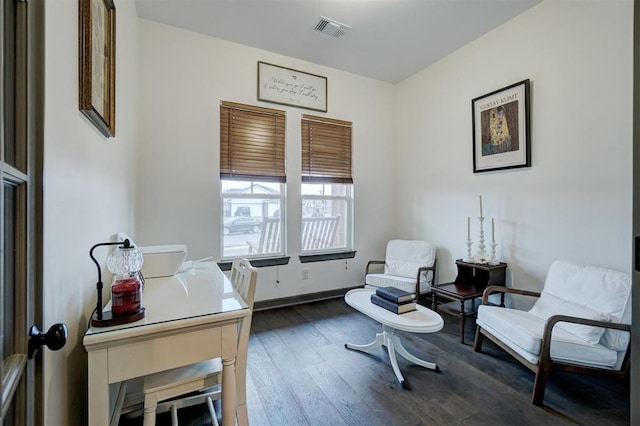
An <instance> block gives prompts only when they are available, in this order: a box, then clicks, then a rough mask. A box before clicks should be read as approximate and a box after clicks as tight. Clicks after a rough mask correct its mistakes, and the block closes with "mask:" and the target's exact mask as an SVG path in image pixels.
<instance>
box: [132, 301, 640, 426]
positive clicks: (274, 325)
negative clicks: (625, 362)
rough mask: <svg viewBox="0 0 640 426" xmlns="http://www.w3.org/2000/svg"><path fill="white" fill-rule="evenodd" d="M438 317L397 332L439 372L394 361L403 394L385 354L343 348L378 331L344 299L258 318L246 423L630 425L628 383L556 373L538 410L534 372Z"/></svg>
mask: <svg viewBox="0 0 640 426" xmlns="http://www.w3.org/2000/svg"><path fill="white" fill-rule="evenodd" d="M443 318H444V319H445V327H444V329H443V330H442V331H440V332H438V333H434V334H409V333H401V335H402V338H403V342H404V343H405V347H406V348H407V349H408V350H409V352H411V353H413V354H415V355H416V356H418V357H420V358H423V359H425V360H428V361H433V362H436V363H437V364H438V365H439V367H440V369H441V372H440V373H436V372H434V371H432V370H427V369H424V368H422V367H418V366H414V365H409V364H408V362H407V361H405V360H404V359H403V358H401V357H398V363H399V365H400V369H401V371H402V373H403V375H404V376H405V378H406V380H407V381H408V382H409V384H410V386H411V390H405V389H403V388H402V387H401V386H400V385H399V384H398V382H397V381H396V378H395V375H394V374H393V370H392V369H391V366H390V364H389V359H388V355H387V353H386V350H385V349H382V348H380V349H378V350H377V351H376V352H375V353H374V354H365V353H362V352H358V351H351V350H348V349H345V347H344V344H345V343H347V342H349V343H359V344H362V343H369V342H370V341H372V340H373V339H374V337H375V334H376V333H377V332H378V331H380V325H379V324H378V323H376V322H375V321H373V320H371V319H369V318H367V317H366V316H364V315H363V314H360V313H358V312H357V311H355V310H353V309H352V308H350V307H349V306H348V305H346V304H345V303H344V301H343V300H342V299H333V300H327V301H321V302H315V303H308V304H303V305H298V306H293V307H288V308H280V309H273V310H268V311H261V312H256V313H254V317H253V324H252V330H251V339H250V342H249V364H248V378H247V401H248V410H249V419H250V422H251V425H252V426H262V425H273V426H276V425H277V426H281V425H296V426H298V425H367V426H373V425H454V424H465V425H474V424H477V425H516V424H517V425H519V426H521V425H542V424H544V425H565V424H583V425H626V424H629V414H630V408H629V404H630V400H629V399H630V397H629V392H630V391H629V384H628V382H625V381H618V380H613V379H609V378H600V377H589V376H581V375H575V374H568V373H562V372H554V373H552V374H551V377H550V379H549V382H548V385H547V390H546V395H545V405H544V407H536V406H534V405H532V404H531V402H530V398H531V390H532V386H533V379H534V375H533V373H531V372H530V371H529V370H528V369H526V368H524V367H523V366H521V365H520V364H519V363H518V362H517V361H515V360H514V359H513V358H511V357H510V356H509V355H507V354H506V353H505V352H504V351H502V350H500V349H499V348H498V347H497V346H495V345H494V344H493V343H492V342H490V341H488V340H487V339H485V343H484V345H483V353H481V354H477V353H475V352H473V350H472V347H471V344H472V342H473V338H474V325H473V321H468V322H467V329H466V335H465V340H466V342H467V344H465V345H462V344H461V343H459V335H458V322H457V319H456V318H454V317H452V316H448V315H443ZM179 418H180V424H181V425H201V424H210V423H209V422H210V420H209V416H208V414H207V410H206V407H205V406H199V407H191V408H186V409H182V410H180V411H179ZM157 423H158V424H159V425H160V424H169V423H170V421H169V417H168V416H167V415H166V414H162V415H159V416H158V422H157ZM127 424H133V423H132V422H131V421H130V420H129V422H127ZM139 424H141V421H140V423H139Z"/></svg>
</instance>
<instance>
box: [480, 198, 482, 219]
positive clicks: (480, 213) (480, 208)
mask: <svg viewBox="0 0 640 426" xmlns="http://www.w3.org/2000/svg"><path fill="white" fill-rule="evenodd" d="M480 217H482V195H481V196H480Z"/></svg>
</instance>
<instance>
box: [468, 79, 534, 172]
mask: <svg viewBox="0 0 640 426" xmlns="http://www.w3.org/2000/svg"><path fill="white" fill-rule="evenodd" d="M471 108H472V114H473V115H472V122H473V172H474V173H478V172H487V171H491V170H500V169H513V168H516V167H530V166H531V141H530V137H529V134H530V133H529V80H523V81H521V82H519V83H515V84H512V85H510V86H507V87H504V88H502V89H499V90H496V91H494V92H491V93H488V94H486V95H483V96H480V97H477V98H475V99H473V100H472V101H471Z"/></svg>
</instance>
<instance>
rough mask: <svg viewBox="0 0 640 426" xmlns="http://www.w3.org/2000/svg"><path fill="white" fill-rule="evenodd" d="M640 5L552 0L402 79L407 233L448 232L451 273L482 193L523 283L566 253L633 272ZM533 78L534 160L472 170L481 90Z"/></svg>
mask: <svg viewBox="0 0 640 426" xmlns="http://www.w3.org/2000/svg"><path fill="white" fill-rule="evenodd" d="M632 11H633V2H631V1H609V2H605V1H592V2H567V1H550V0H547V1H545V2H543V3H541V4H539V5H538V6H535V7H534V8H532V9H530V10H529V11H527V12H525V13H523V14H522V15H520V16H518V17H516V18H515V19H512V20H511V21H509V22H507V23H506V24H504V25H502V26H501V27H499V28H497V29H495V30H494V31H491V32H490V33H488V34H486V35H485V36H483V37H481V38H479V39H477V40H475V41H474V42H472V43H470V44H468V45H467V46H465V47H463V48H462V49H460V50H458V51H456V52H454V53H453V54H451V55H449V56H448V57H446V58H444V59H442V60H440V61H439V62H437V63H436V64H434V65H433V66H431V67H429V68H426V69H425V70H423V71H421V72H420V73H418V74H416V75H415V76H413V77H411V78H410V79H408V80H405V81H404V82H403V83H401V84H400V85H399V86H398V91H397V96H398V98H397V103H398V105H399V106H400V108H399V111H400V114H399V115H398V117H397V119H396V124H397V126H398V131H397V138H396V139H397V141H398V149H399V156H400V158H401V159H402V160H401V164H398V167H397V169H396V171H397V173H398V181H399V182H401V184H400V185H399V186H398V199H397V205H398V206H406V207H407V208H406V209H400V210H399V221H398V223H399V225H400V233H402V234H407V235H410V236H415V237H417V236H422V235H427V236H428V237H429V238H430V239H431V240H432V241H434V242H436V243H437V245H438V248H439V251H438V256H439V259H438V268H439V277H438V280H439V282H445V281H448V280H451V279H453V278H454V277H455V273H456V271H455V265H454V260H455V259H457V258H461V257H463V256H464V255H465V254H466V245H465V239H466V219H467V216H471V217H472V218H474V217H477V216H479V211H478V210H479V207H478V195H480V194H482V196H483V201H484V203H483V207H484V215H485V216H488V217H489V218H491V217H494V218H495V221H496V239H497V243H498V244H499V245H498V249H497V252H498V255H499V257H500V258H501V259H503V260H504V261H506V262H508V264H509V270H510V274H509V276H510V277H511V278H512V279H513V286H514V287H519V288H528V289H532V290H536V289H540V288H541V284H542V282H543V281H544V278H545V276H546V271H547V270H548V267H549V265H550V263H551V262H552V261H553V260H555V259H566V260H570V261H575V262H579V263H587V264H592V265H600V266H604V267H610V268H614V269H618V270H621V271H625V272H630V270H631V263H630V260H631V246H630V234H631V194H632V187H631V166H632V160H631V152H632V86H633V75H632V40H633V39H632V36H633V22H632V15H633V13H632ZM527 78H528V79H531V107H532V108H531V152H532V166H531V168H522V169H514V170H508V171H499V172H485V173H479V174H474V173H473V164H472V156H471V149H472V133H471V106H470V105H471V99H473V98H475V97H478V96H481V95H484V94H486V93H489V92H492V91H494V90H496V89H499V88H501V87H505V86H508V85H510V84H512V83H515V82H518V81H521V80H524V79H527ZM472 221H473V222H472V223H474V225H475V229H473V230H472V239H473V240H474V241H476V242H477V240H478V233H477V231H478V227H479V225H478V220H477V219H472ZM489 222H490V221H489ZM486 224H487V221H485V225H486ZM485 231H487V228H486V227H485ZM485 235H487V234H486V233H485ZM489 235H490V234H489ZM476 249H477V247H476V246H474V250H476ZM508 279H509V278H508Z"/></svg>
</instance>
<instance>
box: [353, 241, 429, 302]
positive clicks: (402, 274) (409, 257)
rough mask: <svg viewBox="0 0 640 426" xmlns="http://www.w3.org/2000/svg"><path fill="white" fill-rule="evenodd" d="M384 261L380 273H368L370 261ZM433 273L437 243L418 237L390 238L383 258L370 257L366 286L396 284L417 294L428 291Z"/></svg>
mask: <svg viewBox="0 0 640 426" xmlns="http://www.w3.org/2000/svg"><path fill="white" fill-rule="evenodd" d="M376 264H379V265H384V272H383V273H379V274H378V273H371V270H372V268H373V265H376ZM435 273H436V247H435V245H434V244H431V243H428V242H426V241H419V240H391V241H389V242H388V243H387V250H386V253H385V260H371V261H369V263H367V268H366V270H365V280H364V282H365V286H366V287H371V288H376V287H396V288H400V289H402V290H404V291H407V292H409V293H414V294H415V297H416V300H418V299H419V298H420V295H425V294H427V293H429V292H430V291H431V285H432V284H433V280H434V277H435Z"/></svg>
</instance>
